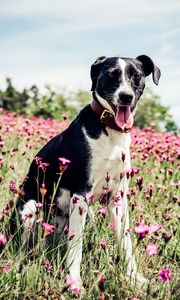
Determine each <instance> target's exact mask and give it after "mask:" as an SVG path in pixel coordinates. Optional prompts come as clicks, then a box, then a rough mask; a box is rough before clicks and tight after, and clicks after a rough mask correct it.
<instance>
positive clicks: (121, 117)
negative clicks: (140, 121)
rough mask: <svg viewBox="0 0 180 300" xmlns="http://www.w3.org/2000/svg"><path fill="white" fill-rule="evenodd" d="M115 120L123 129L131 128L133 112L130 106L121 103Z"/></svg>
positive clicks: (117, 108)
mask: <svg viewBox="0 0 180 300" xmlns="http://www.w3.org/2000/svg"><path fill="white" fill-rule="evenodd" d="M115 121H116V124H117V125H118V127H120V128H121V129H122V130H125V129H128V130H129V129H131V128H132V126H133V114H132V111H131V107H130V106H125V105H119V106H117V107H116V114H115Z"/></svg>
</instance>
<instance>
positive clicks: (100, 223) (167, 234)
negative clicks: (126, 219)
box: [0, 112, 180, 300]
mask: <svg viewBox="0 0 180 300" xmlns="http://www.w3.org/2000/svg"><path fill="white" fill-rule="evenodd" d="M0 124H1V126H0V137H1V138H0V146H1V147H0V150H1V152H0V166H1V168H0V176H1V177H0V181H1V182H0V199H1V202H0V210H1V214H0V219H1V223H0V226H1V227H0V234H4V233H5V230H6V228H7V225H8V220H9V218H10V215H11V210H12V208H11V207H12V203H14V202H15V201H16V198H17V194H16V190H14V192H15V193H13V192H12V191H10V190H9V182H10V181H13V182H14V185H15V188H17V189H18V186H19V185H20V184H21V182H22V181H23V178H24V176H25V175H26V173H27V170H28V166H29V164H30V161H31V160H32V159H33V157H34V156H35V154H36V153H37V151H38V150H39V149H40V148H41V147H42V145H44V144H45V143H46V141H47V140H49V139H50V138H51V137H52V136H54V135H55V134H56V133H58V132H60V131H62V130H63V129H64V128H65V127H66V124H65V123H58V122H57V121H53V120H43V119H38V118H32V119H25V118H23V117H18V116H16V115H15V114H12V113H8V114H7V113H5V112H2V113H1V115H0ZM132 137H133V143H132V149H131V152H132V165H133V166H136V167H138V168H139V169H136V171H137V172H135V173H138V174H134V176H133V177H132V178H131V180H130V189H129V193H128V198H129V212H130V222H131V234H132V240H133V247H134V253H135V257H136V259H137V264H138V268H139V271H140V272H141V273H142V274H143V275H144V276H145V277H146V278H148V279H149V285H148V287H145V288H142V287H140V286H138V285H136V286H134V285H131V284H130V281H129V280H128V279H127V278H126V273H125V262H124V257H123V254H122V252H121V251H119V249H118V246H117V244H116V242H115V237H114V234H113V231H112V229H111V226H110V224H109V218H108V216H106V215H105V214H102V213H101V210H99V209H100V208H101V207H102V205H101V204H100V203H96V204H95V205H94V207H93V209H94V211H95V216H96V217H95V220H94V221H92V220H90V219H88V221H87V225H86V228H85V232H84V243H83V261H82V264H81V274H82V280H83V286H84V291H83V293H82V294H81V295H80V296H79V297H80V298H81V299H132V298H133V297H136V298H139V299H141V300H144V299H179V297H180V289H179V269H178V268H179V265H178V263H179V252H180V251H179V243H178V234H179V230H178V225H179V222H178V204H179V200H178V195H179V194H178V186H179V183H178V174H179V173H178V171H179V165H178V155H179V154H178V151H179V145H180V144H179V143H180V140H179V138H178V137H177V136H176V135H173V134H170V133H157V132H155V131H154V130H153V129H152V128H149V129H146V130H142V131H139V130H134V131H133V132H132ZM51 222H53V220H51ZM143 223H144V224H147V225H150V224H158V225H159V227H158V230H156V231H155V232H146V234H145V236H144V237H143V236H142V235H141V234H138V233H136V232H135V230H134V228H135V227H136V226H138V225H140V224H143ZM40 228H41V227H40ZM0 240H1V239H0ZM100 241H103V245H104V246H103V247H101V246H100V245H101V243H99V242H100ZM149 244H155V245H156V247H157V249H158V253H157V254H154V255H152V256H151V255H149V253H148V252H146V249H147V246H148V245H149ZM0 248H1V254H0V299H8V300H9V299H18V300H20V299H54V300H55V299H72V298H73V296H72V293H71V289H70V288H69V287H68V284H67V282H66V275H67V270H66V269H65V267H64V261H65V259H66V255H67V253H66V251H65V250H66V236H64V238H63V239H61V240H60V241H59V237H58V236H56V235H53V234H52V235H49V236H47V237H44V238H41V237H40V238H39V240H38V242H37V245H36V246H35V247H34V248H33V249H32V250H30V249H29V250H27V249H26V251H25V249H24V246H23V245H20V246H19V247H17V246H16V244H15V242H12V241H11V238H8V240H7V241H6V242H4V245H3V243H2V242H0ZM161 269H170V270H171V273H170V274H171V279H170V280H168V281H166V282H164V281H162V280H161V278H160V277H159V271H160V270H161Z"/></svg>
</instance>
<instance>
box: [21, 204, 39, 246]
mask: <svg viewBox="0 0 180 300" xmlns="http://www.w3.org/2000/svg"><path fill="white" fill-rule="evenodd" d="M35 213H36V201H35V200H29V201H28V202H27V203H25V204H24V206H23V210H22V211H20V215H21V218H22V220H23V234H22V242H23V243H25V242H26V241H27V238H28V236H29V233H30V229H31V228H32V226H33V224H34V221H35V217H36V215H35ZM29 215H32V216H31V217H29Z"/></svg>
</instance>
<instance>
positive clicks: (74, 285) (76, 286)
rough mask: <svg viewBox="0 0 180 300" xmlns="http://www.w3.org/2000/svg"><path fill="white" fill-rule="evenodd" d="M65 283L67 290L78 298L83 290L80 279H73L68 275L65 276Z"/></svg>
mask: <svg viewBox="0 0 180 300" xmlns="http://www.w3.org/2000/svg"><path fill="white" fill-rule="evenodd" d="M66 281H67V284H68V286H69V288H70V289H71V291H72V295H73V296H75V297H78V296H79V295H80V294H82V293H83V291H84V288H83V285H82V281H81V278H75V277H72V276H70V275H67V276H66Z"/></svg>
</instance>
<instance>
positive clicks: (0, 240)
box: [0, 233, 7, 245]
mask: <svg viewBox="0 0 180 300" xmlns="http://www.w3.org/2000/svg"><path fill="white" fill-rule="evenodd" d="M6 243H7V239H6V237H5V235H4V234H2V233H0V245H4V244H6Z"/></svg>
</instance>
